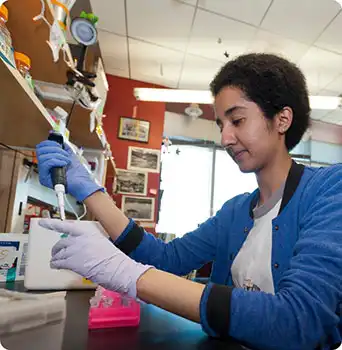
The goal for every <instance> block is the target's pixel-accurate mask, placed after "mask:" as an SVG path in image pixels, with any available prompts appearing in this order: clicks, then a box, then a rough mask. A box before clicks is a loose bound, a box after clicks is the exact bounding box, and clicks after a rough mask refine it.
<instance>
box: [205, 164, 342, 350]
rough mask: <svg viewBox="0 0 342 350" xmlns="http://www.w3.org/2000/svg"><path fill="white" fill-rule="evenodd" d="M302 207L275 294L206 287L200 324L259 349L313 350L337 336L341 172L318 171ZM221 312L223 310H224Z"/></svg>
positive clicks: (341, 278) (341, 287)
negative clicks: (296, 234)
mask: <svg viewBox="0 0 342 350" xmlns="http://www.w3.org/2000/svg"><path fill="white" fill-rule="evenodd" d="M317 175H319V176H315V178H314V179H311V181H310V183H309V184H307V188H306V190H305V194H304V195H303V198H302V199H303V201H302V203H301V208H300V209H299V210H300V211H301V215H300V218H301V219H300V222H299V226H300V227H299V238H298V241H297V243H296V245H295V249H294V254H293V257H292V259H291V261H290V268H289V269H288V270H287V272H286V273H284V276H283V277H282V279H281V281H280V284H279V290H278V292H277V293H276V294H275V295H271V294H266V293H263V292H248V291H245V290H243V289H237V288H236V289H234V288H232V287H228V286H219V285H215V284H209V285H207V286H206V288H205V290H204V293H203V295H202V299H201V305H200V312H201V323H202V326H203V328H204V330H205V331H206V332H207V333H209V334H210V335H212V336H232V337H234V338H236V339H238V340H239V341H242V342H246V343H247V344H251V345H252V346H253V348H257V349H278V350H282V349H284V350H285V349H286V350H298V349H301V350H305V349H308V350H309V349H310V350H312V349H315V348H316V346H318V345H319V344H321V343H322V342H323V343H324V342H326V341H328V339H327V338H329V337H332V336H334V335H335V336H337V337H336V338H337V339H338V341H339V338H340V337H339V335H338V331H337V327H338V324H339V321H340V320H339V316H338V315H337V314H336V312H337V309H338V306H339V304H340V303H341V301H342V167H341V166H336V167H331V168H329V169H324V170H320V171H319V173H318V174H317ZM223 307H224V311H222V308H223Z"/></svg>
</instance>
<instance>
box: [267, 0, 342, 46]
mask: <svg viewBox="0 0 342 350" xmlns="http://www.w3.org/2000/svg"><path fill="white" fill-rule="evenodd" d="M339 10H340V6H339V5H338V4H337V3H336V2H335V1H333V0H301V1H298V0H275V1H274V2H273V4H272V6H271V8H270V10H269V11H268V13H267V15H266V17H265V19H264V21H263V23H262V25H261V27H262V28H264V29H267V30H270V31H271V32H274V33H277V34H280V35H282V36H285V37H288V38H291V39H294V40H297V41H300V42H303V43H306V44H311V43H312V42H313V41H314V40H315V39H316V38H317V37H318V36H319V35H320V34H321V33H322V31H323V30H324V28H325V27H326V26H327V25H328V24H329V22H330V21H331V20H332V19H333V18H334V16H336V14H337V13H338V12H339Z"/></svg>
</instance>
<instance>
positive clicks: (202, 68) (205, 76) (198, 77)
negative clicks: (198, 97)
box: [179, 54, 223, 90]
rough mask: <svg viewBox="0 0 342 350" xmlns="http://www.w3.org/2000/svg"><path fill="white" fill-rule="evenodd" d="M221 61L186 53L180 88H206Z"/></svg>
mask: <svg viewBox="0 0 342 350" xmlns="http://www.w3.org/2000/svg"><path fill="white" fill-rule="evenodd" d="M222 65H223V63H222V62H219V61H213V60H209V59H207V58H202V57H198V56H194V55H191V54H187V55H186V57H185V61H184V67H183V72H182V76H181V79H180V82H179V88H180V89H198V90H208V89H209V84H210V82H211V81H212V80H213V78H214V76H215V75H216V74H217V72H218V71H219V69H220V68H221V67H222Z"/></svg>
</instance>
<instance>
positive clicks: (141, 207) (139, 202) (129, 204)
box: [121, 196, 155, 221]
mask: <svg viewBox="0 0 342 350" xmlns="http://www.w3.org/2000/svg"><path fill="white" fill-rule="evenodd" d="M154 204H155V203H154V198H152V197H131V196H122V205H121V210H122V211H123V213H124V214H125V215H126V216H127V217H129V218H132V219H134V220H138V221H154Z"/></svg>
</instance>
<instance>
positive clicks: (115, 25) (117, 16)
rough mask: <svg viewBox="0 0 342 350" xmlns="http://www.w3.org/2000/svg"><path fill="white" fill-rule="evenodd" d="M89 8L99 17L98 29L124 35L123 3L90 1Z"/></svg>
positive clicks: (99, 0)
mask: <svg viewBox="0 0 342 350" xmlns="http://www.w3.org/2000/svg"><path fill="white" fill-rule="evenodd" d="M90 2H91V7H92V9H93V12H94V14H95V15H96V16H98V17H99V21H98V23H97V28H98V29H103V30H107V31H109V32H113V33H116V34H122V35H126V22H125V1H124V0H115V1H105V0H91V1H90Z"/></svg>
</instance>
